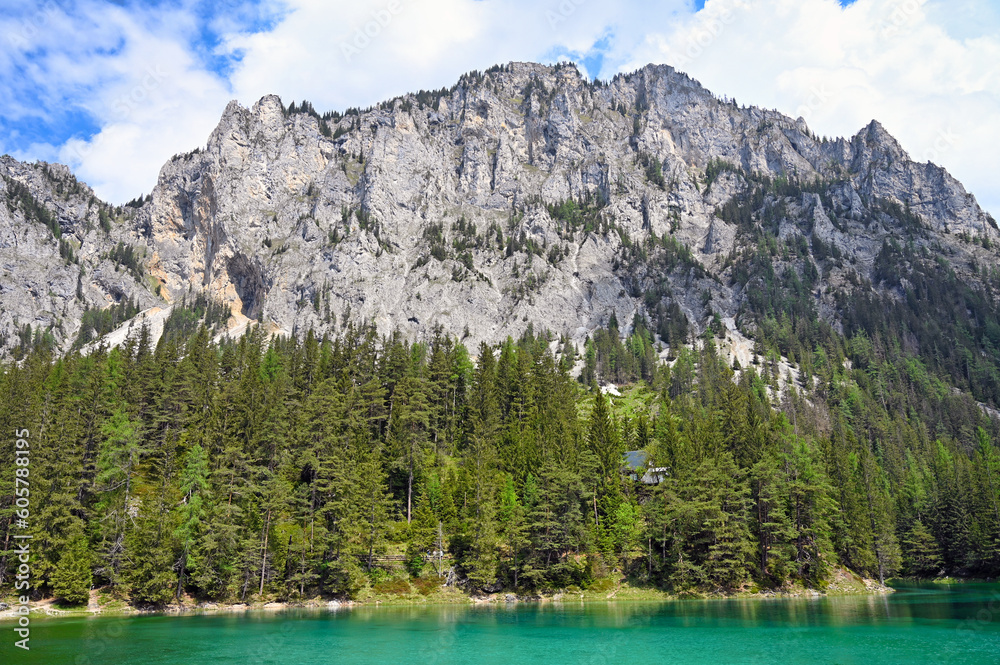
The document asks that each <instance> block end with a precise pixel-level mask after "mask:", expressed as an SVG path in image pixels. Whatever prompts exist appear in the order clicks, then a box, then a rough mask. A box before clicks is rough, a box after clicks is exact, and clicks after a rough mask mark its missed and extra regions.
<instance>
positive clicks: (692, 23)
mask: <svg viewBox="0 0 1000 665" xmlns="http://www.w3.org/2000/svg"><path fill="white" fill-rule="evenodd" d="M4 4H5V5H10V7H5V9H4V11H3V13H2V15H0V152H6V153H9V154H12V155H14V156H15V157H17V158H19V159H26V160H33V159H42V160H46V161H60V162H63V163H67V164H69V166H70V167H71V168H72V169H73V170H74V172H76V173H77V175H78V176H79V177H80V178H81V179H83V180H85V181H86V182H88V183H89V184H91V185H92V186H93V187H94V188H95V189H96V191H97V193H98V194H99V195H100V196H102V197H103V198H106V199H108V200H111V201H113V202H118V203H121V202H124V201H126V200H128V199H131V198H133V197H135V196H139V195H142V194H144V193H146V192H148V191H149V190H150V189H151V188H152V187H153V186H154V184H155V182H156V177H157V173H158V171H159V168H160V166H162V164H163V163H164V162H165V161H166V160H167V159H169V157H170V156H171V155H173V154H175V153H178V152H183V151H187V150H190V149H192V148H194V147H197V146H199V145H203V144H204V143H205V141H206V139H207V137H208V135H209V134H210V132H211V131H212V129H213V128H214V127H215V125H216V123H217V122H218V118H219V116H220V114H221V113H222V110H223V109H224V108H225V105H226V103H227V102H228V101H229V100H230V99H237V100H239V101H240V102H241V103H243V104H245V105H249V104H252V103H253V102H255V101H256V100H257V99H259V98H260V97H261V96H262V95H264V94H268V93H277V94H279V95H281V97H282V98H283V99H284V100H285V101H286V103H287V102H289V101H291V100H301V99H303V98H306V99H309V100H310V101H312V102H313V103H314V104H315V106H316V107H317V108H318V109H321V110H327V109H344V108H347V107H350V106H368V105H370V104H373V103H375V102H378V101H379V100H382V99H386V98H389V97H392V96H395V95H398V94H401V93H403V92H407V91H411V90H417V89H420V88H425V89H430V88H437V87H442V86H448V85H451V84H452V83H453V82H454V81H455V80H456V79H457V77H458V76H459V75H460V74H461V73H463V72H465V71H468V70H471V69H485V68H486V67H489V66H490V65H492V64H496V63H499V62H507V61H510V60H534V61H541V62H554V61H557V60H573V61H575V62H577V63H578V64H579V65H580V66H581V68H582V69H584V70H585V71H586V72H587V74H588V75H589V76H591V77H595V76H597V77H601V78H608V77H610V76H613V75H614V74H615V73H618V72H621V71H630V70H633V69H635V68H637V67H640V66H642V65H644V64H647V63H649V62H658V63H661V62H662V63H667V64H672V65H674V66H676V67H677V68H678V69H681V70H683V71H686V72H688V73H689V74H691V75H692V76H694V77H695V78H697V79H698V80H700V81H701V82H702V83H703V84H704V85H706V86H707V87H708V88H709V89H711V90H712V91H713V92H715V93H716V94H719V95H726V96H728V97H731V98H736V99H738V100H739V101H740V102H741V103H745V104H757V105H760V106H764V107H767V108H777V109H778V110H779V111H782V112H784V113H786V114H788V115H790V116H792V117H797V116H802V117H804V118H805V119H806V120H807V122H808V123H809V124H810V126H811V127H812V128H813V130H814V131H816V132H817V133H818V134H821V135H827V136H836V135H851V134H853V133H855V132H856V131H858V130H859V129H860V128H861V127H863V126H864V125H865V124H867V122H868V121H870V120H871V119H872V118H877V119H879V120H880V121H881V122H882V123H883V124H884V125H885V126H886V127H887V128H888V129H889V131H890V132H892V133H893V134H894V135H896V137H897V138H898V139H899V140H900V142H901V143H902V144H903V146H904V148H906V149H907V150H908V151H909V152H910V155H911V157H913V158H914V159H917V160H918V161H928V160H929V161H934V162H935V163H938V164H941V165H943V166H945V167H946V168H948V169H949V170H950V171H951V172H952V173H953V174H954V175H955V176H956V177H958V178H959V179H960V180H962V181H963V183H965V185H966V186H967V187H968V188H969V189H970V190H971V191H972V192H973V193H974V194H975V195H976V196H977V198H978V199H979V200H980V202H981V204H983V205H984V207H986V208H987V209H989V210H990V211H991V212H992V213H993V214H994V216H997V217H1000V156H998V155H1000V150H997V149H996V146H998V145H1000V11H998V7H997V4H998V3H997V2H996V1H995V0H953V1H951V2H945V1H944V0H707V1H706V0H661V1H660V2H657V3H649V2H639V1H632V0H622V1H621V2H617V3H613V4H612V3H603V2H598V1H597V0H355V1H345V0H334V1H330V0H246V1H244V0H220V1H219V2H211V1H208V0H153V1H149V0H147V1H144V2H139V1H137V0H135V1H134V0H118V1H114V2H112V1H109V0H41V1H35V2H28V3H24V4H17V5H15V4H13V3H11V2H8V1H5V2H4ZM364 30H368V31H369V33H370V34H371V36H365V35H364V34H363V31H364ZM983 146H991V148H990V149H986V150H984V149H983Z"/></svg>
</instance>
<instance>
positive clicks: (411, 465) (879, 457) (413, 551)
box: [0, 326, 1000, 604]
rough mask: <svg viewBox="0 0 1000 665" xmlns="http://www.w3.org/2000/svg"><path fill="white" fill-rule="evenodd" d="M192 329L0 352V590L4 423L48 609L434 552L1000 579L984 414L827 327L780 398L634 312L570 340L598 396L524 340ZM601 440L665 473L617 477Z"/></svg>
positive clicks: (607, 564)
mask: <svg viewBox="0 0 1000 665" xmlns="http://www.w3.org/2000/svg"><path fill="white" fill-rule="evenodd" d="M182 329H183V328H178V330H182ZM210 339H211V336H210V333H209V332H208V331H207V329H205V328H204V327H202V328H200V329H197V330H196V331H194V332H193V333H192V334H190V335H187V336H184V335H181V334H174V335H170V336H168V337H167V338H165V339H164V340H163V341H161V343H160V344H158V345H157V346H156V347H155V348H152V347H151V345H150V344H149V342H148V337H145V336H144V337H142V338H141V339H140V340H138V341H133V342H130V343H129V344H128V345H126V346H124V347H122V348H119V349H114V350H111V351H105V350H99V351H97V352H94V353H93V354H91V355H89V356H81V355H78V354H71V355H69V356H67V357H65V358H52V357H51V356H50V355H48V353H47V352H46V351H45V350H44V349H37V350H35V351H33V352H31V353H30V354H29V355H28V356H27V358H26V359H25V360H23V361H22V362H20V363H16V364H8V365H5V366H3V367H2V373H0V427H2V431H3V432H5V433H6V434H5V436H4V438H3V442H2V444H0V450H2V455H3V457H2V459H4V460H7V461H4V462H3V463H2V465H0V466H2V468H3V469H4V471H3V473H2V475H0V533H2V534H3V535H2V538H3V541H2V542H3V543H5V549H4V551H3V552H2V553H0V591H2V592H4V593H6V592H10V591H11V590H12V588H13V578H12V576H13V575H14V571H15V568H16V556H15V555H14V552H13V545H12V543H13V539H12V536H13V535H14V534H17V533H23V530H22V529H21V528H20V527H19V526H18V525H17V524H16V521H15V520H16V519H17V517H16V516H15V514H14V511H15V509H16V506H15V504H14V471H13V469H14V464H13V460H14V457H15V456H14V436H13V432H14V430H15V428H17V429H22V428H27V429H29V430H30V433H31V435H30V437H29V441H30V445H31V448H30V450H31V454H30V467H29V468H30V504H31V507H30V517H29V518H28V520H27V522H28V528H27V531H28V533H30V534H31V535H32V536H33V540H32V552H33V559H32V575H33V578H32V586H33V589H34V590H35V593H36V594H46V593H52V594H54V595H56V596H57V597H60V598H63V599H65V600H67V601H70V602H84V601H86V599H87V596H88V592H89V590H90V588H91V587H92V586H110V587H112V588H113V589H114V590H115V591H116V592H118V593H120V594H121V595H122V596H125V597H127V598H129V599H130V600H131V601H132V602H135V603H141V604H159V603H166V602H169V601H170V600H171V599H173V598H175V597H177V596H180V595H184V594H189V595H191V596H194V597H196V598H200V599H213V600H237V599H238V600H247V599H251V598H257V597H267V598H274V597H280V598H289V599H291V598H300V597H310V596H314V595H317V594H319V595H324V596H338V597H345V596H348V597H349V596H357V595H358V594H360V593H362V592H363V590H364V589H366V588H368V587H370V586H372V585H378V584H386V583H387V582H389V581H391V580H393V579H406V578H410V579H420V580H423V581H426V580H428V579H432V580H435V581H436V580H437V579H438V575H439V574H441V573H444V572H445V571H446V570H451V571H452V572H453V573H454V578H456V579H458V580H459V581H460V582H461V583H462V584H464V585H466V587H467V588H469V589H472V590H479V591H493V590H499V589H503V588H506V589H517V590H521V591H537V590H543V589H557V588H565V587H570V586H578V587H586V586H588V585H591V584H593V583H594V581H595V580H598V579H601V578H606V577H607V576H609V575H610V574H612V573H615V574H622V575H625V576H627V577H629V578H630V579H631V580H632V581H633V582H635V583H638V584H651V585H655V586H658V587H662V588H665V589H670V590H674V591H676V592H694V591H704V590H733V589H741V588H744V589H745V588H754V587H757V588H761V587H779V586H783V585H789V584H796V583H801V584H805V585H809V586H814V587H818V588H822V587H824V586H825V585H826V584H827V583H828V580H829V579H830V576H831V574H832V571H833V570H834V568H835V567H836V566H841V565H842V566H847V567H849V568H850V569H852V570H855V571H857V572H860V573H863V574H866V575H870V576H876V577H888V576H891V575H897V574H908V575H935V574H937V573H939V572H940V571H942V570H943V571H946V572H950V573H958V574H980V575H996V574H997V572H1000V509H998V500H1000V497H998V491H1000V455H998V451H997V449H996V446H995V444H994V443H993V440H995V438H994V437H996V435H997V431H996V427H995V424H992V423H991V422H990V421H989V420H988V419H987V418H986V417H985V416H983V415H982V412H981V411H980V409H979V407H978V406H977V405H976V404H975V402H973V401H971V400H970V399H969V398H967V397H964V398H963V397H961V396H956V395H954V394H953V393H952V392H951V391H950V390H947V389H946V388H945V387H943V386H942V384H940V382H937V381H936V380H935V379H933V378H932V377H931V376H930V375H928V374H927V373H926V372H925V371H923V370H922V369H921V366H920V365H919V361H916V360H914V359H910V364H909V365H906V366H888V365H886V361H885V357H886V356H885V354H882V353H880V350H879V349H877V348H873V347H872V344H871V342H870V341H869V340H866V339H865V338H861V337H858V338H855V339H853V340H850V341H848V342H845V345H846V346H847V347H848V349H849V353H851V354H852V357H853V358H854V359H855V361H856V362H855V363H854V364H853V368H852V369H850V370H847V369H844V366H843V365H840V364H838V363H835V362H832V361H829V360H828V361H827V362H826V363H825V364H822V365H821V366H819V365H818V366H817V371H816V375H815V376H816V377H817V378H816V379H815V380H814V381H813V383H814V384H815V386H814V388H812V389H810V390H809V391H808V393H807V394H806V395H800V394H799V393H798V392H797V391H796V390H794V389H793V390H790V391H788V392H787V393H786V395H785V397H783V398H781V400H780V402H779V401H778V398H777V397H776V395H777V393H776V392H775V390H774V387H775V386H776V385H777V381H778V378H779V377H778V376H777V370H776V369H775V367H769V366H768V365H767V364H764V365H761V366H753V367H749V368H744V369H742V370H739V371H738V374H737V373H734V370H733V369H732V368H731V367H730V366H729V364H728V363H727V362H725V360H724V359H723V358H721V357H720V356H719V355H718V354H717V352H716V350H715V348H714V346H713V345H712V343H711V342H707V343H705V344H704V346H703V348H701V349H700V350H690V349H681V350H680V351H679V352H678V353H677V354H676V355H677V357H676V360H675V362H673V364H672V365H666V364H660V363H656V362H653V361H652V360H651V358H650V353H651V350H650V349H649V347H648V346H647V344H646V342H645V341H644V340H647V339H648V331H645V330H639V331H638V332H636V333H634V334H633V336H632V341H631V342H629V343H628V344H622V342H621V339H620V337H618V333H617V330H615V332H614V334H610V333H609V332H607V331H605V332H604V333H603V334H602V335H599V336H596V337H595V341H593V342H592V348H593V349H594V351H593V352H594V353H595V354H597V353H598V351H600V354H601V355H602V358H604V357H610V356H608V354H612V355H613V356H614V357H615V358H616V359H617V360H612V361H610V362H604V361H600V362H598V361H597V360H596V359H595V361H594V363H593V364H591V363H590V361H587V364H588V367H589V369H588V370H587V371H592V372H594V377H593V378H595V379H607V378H609V377H607V376H605V373H606V372H608V371H614V372H621V373H622V375H621V376H619V377H617V378H623V379H627V380H639V379H640V376H645V380H644V381H640V383H638V384H636V385H635V386H633V388H632V389H631V390H630V391H629V392H628V393H627V396H626V397H625V398H613V400H609V399H608V398H607V397H605V396H604V395H602V394H601V393H600V391H598V390H596V385H595V384H591V385H590V386H589V387H588V386H586V385H584V384H583V383H581V382H579V381H577V380H576V379H574V378H573V377H572V376H571V373H570V367H571V366H572V365H573V362H571V360H572V359H571V358H570V356H571V355H572V354H573V351H572V347H571V345H567V344H565V343H564V344H563V345H562V346H560V351H559V354H558V355H557V354H554V353H553V352H552V351H550V340H549V339H548V337H546V336H544V335H542V336H535V335H533V334H527V335H526V336H525V337H523V338H522V339H520V340H518V341H516V342H515V341H512V340H508V341H507V342H506V343H504V344H502V345H500V346H499V347H497V348H492V347H488V346H485V345H484V346H481V347H479V348H478V349H476V351H475V358H473V357H472V356H471V355H470V353H469V352H468V351H467V350H466V349H465V347H463V346H462V345H461V344H458V343H456V342H455V341H454V340H453V339H451V338H450V337H448V336H446V335H445V334H443V333H441V332H438V333H437V334H436V335H434V336H433V338H432V339H430V340H429V341H428V342H426V343H409V342H407V341H405V340H404V339H402V338H401V337H398V336H392V337H388V338H380V337H379V336H378V335H377V334H376V331H375V330H374V329H373V328H371V327H353V326H350V327H348V328H347V329H346V330H345V332H344V333H343V335H342V336H340V337H338V338H335V339H317V338H316V337H315V336H313V335H312V334H311V333H310V334H307V335H306V336H305V337H304V338H302V339H287V338H277V339H273V340H270V341H268V340H267V339H266V338H265V336H264V334H263V333H262V332H261V330H260V329H259V328H255V329H253V330H251V331H250V332H248V333H247V334H246V335H244V336H243V337H242V338H240V339H239V340H237V341H232V342H223V343H221V344H218V345H216V344H213V343H211V342H210ZM616 344H617V346H616ZM628 357H631V358H632V360H631V361H629V360H627V358H628ZM862 358H864V359H865V360H864V361H862ZM806 397H808V399H806ZM612 402H613V403H612ZM944 412H949V413H954V416H953V420H948V419H943V420H940V421H937V420H935V419H936V418H937V417H938V416H939V415H941V414H942V413H944ZM627 450H645V451H647V452H648V454H649V463H650V464H651V465H655V466H662V467H667V469H668V473H667V475H666V478H665V479H664V481H663V482H662V483H660V484H658V485H655V486H648V485H643V484H642V483H641V482H637V481H635V480H634V479H632V478H631V477H630V475H629V472H628V471H627V470H624V469H623V454H624V452H625V451H627ZM636 475H637V476H638V477H641V476H642V470H639V472H638V473H637V474H636ZM390 556H392V557H395V558H396V559H402V563H403V565H402V566H401V567H400V566H397V565H396V564H395V562H394V561H392V560H389V557H390Z"/></svg>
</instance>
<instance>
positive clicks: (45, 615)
mask: <svg viewBox="0 0 1000 665" xmlns="http://www.w3.org/2000/svg"><path fill="white" fill-rule="evenodd" d="M835 577H836V578H837V579H835V580H832V581H831V584H830V585H829V586H828V587H827V588H826V589H824V590H818V589H811V588H805V587H794V588H790V589H776V590H773V589H765V590H757V591H737V592H734V593H718V592H712V593H693V594H676V593H669V592H666V591H662V590H659V589H655V588H650V587H641V586H631V585H629V584H627V583H626V584H617V585H615V586H614V587H611V588H604V589H575V588H570V589H563V590H560V591H556V592H553V593H545V594H527V595H518V594H515V593H512V592H504V591H500V592H496V593H491V594H487V595H471V594H468V593H466V592H464V591H462V590H460V589H457V588H455V587H442V588H441V589H438V590H435V591H434V592H433V593H430V594H427V595H423V594H418V593H409V594H400V595H395V594H371V595H369V596H366V597H363V598H360V599H354V600H340V599H324V598H319V597H317V598H311V599H308V600H298V601H282V600H270V601H255V602H241V603H240V602H238V603H222V602H211V601H205V602H193V603H174V604H170V605H165V606H162V607H150V608H145V607H136V606H134V605H130V604H128V603H127V602H125V601H123V600H120V599H112V600H110V601H109V602H106V603H103V604H102V603H101V602H99V598H100V594H101V593H104V590H103V589H95V590H92V591H91V601H90V603H88V604H87V605H86V606H83V605H81V606H79V607H64V606H58V605H57V604H56V603H55V600H54V599H53V598H46V599H42V600H40V601H37V602H33V603H31V605H30V608H31V609H30V612H31V614H30V616H31V617H32V618H39V619H58V618H80V617H88V618H90V617H101V616H107V617H136V616H152V615H164V616H203V615H225V614H236V613H247V612H255V613H258V612H283V611H287V610H312V611H319V610H326V611H328V612H338V611H341V610H354V609H361V608H381V607H386V608H389V607H394V608H399V607H431V606H448V605H463V606H472V607H482V606H492V605H505V606H510V605H518V604H533V605H547V604H556V603H567V602H572V603H581V604H591V603H615V602H628V603H632V602H670V601H683V600H792V599H819V598H839V597H847V596H879V595H887V594H890V593H894V592H895V589H893V588H892V587H890V586H887V585H880V584H879V583H878V582H877V581H876V580H870V579H867V578H862V577H858V576H856V575H853V574H852V573H846V574H845V573H844V572H840V573H838V574H837V575H836V576H835ZM8 600H9V599H4V602H7V601H8ZM19 616H21V615H18V614H16V613H15V610H14V608H13V606H11V607H9V608H7V609H4V610H2V611H0V624H3V623H5V622H10V621H16V620H17V618H18V617H19Z"/></svg>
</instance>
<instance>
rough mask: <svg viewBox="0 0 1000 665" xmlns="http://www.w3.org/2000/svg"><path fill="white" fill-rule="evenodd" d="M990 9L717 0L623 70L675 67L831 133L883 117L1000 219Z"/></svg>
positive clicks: (999, 125)
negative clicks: (661, 64)
mask: <svg viewBox="0 0 1000 665" xmlns="http://www.w3.org/2000/svg"><path fill="white" fill-rule="evenodd" d="M957 5H963V7H957ZM984 5H985V3H983V2H972V1H971V0H960V2H958V3H946V2H943V1H942V2H938V1H933V2H932V1H927V0H858V2H857V3H855V4H853V5H851V6H850V7H848V8H846V9H842V8H841V7H839V5H838V3H837V2H835V1H834V0H768V1H766V2H765V1H764V0H709V1H708V2H707V3H706V5H705V10H704V11H703V12H700V13H699V14H698V15H696V16H694V17H692V18H689V19H686V20H684V21H683V22H681V23H680V24H678V25H676V26H673V27H671V28H668V29H667V30H664V31H661V32H658V33H655V34H651V35H650V36H649V37H648V39H647V41H646V43H645V44H644V45H643V46H642V47H640V48H638V49H637V50H636V51H635V53H634V54H633V56H632V58H631V60H630V61H629V62H628V63H626V64H625V65H624V67H623V68H624V69H628V68H630V67H633V66H636V65H640V64H644V63H645V62H648V61H659V62H666V63H669V64H676V65H677V66H679V68H681V69H683V70H684V71H687V72H688V73H689V74H691V75H692V76H694V77H695V78H697V79H698V80H700V81H701V82H702V83H703V84H704V85H705V86H706V87H708V88H709V89H711V90H712V91H713V92H715V93H717V94H726V95H728V96H729V97H735V98H736V99H737V100H738V101H739V102H740V103H743V104H754V105H759V106H764V107H767V108H777V109H778V110H779V111H782V112H784V113H787V114H789V115H792V116H793V117H795V116H799V115H802V116H803V117H805V118H806V120H807V121H808V122H809V125H810V127H811V128H812V129H813V131H815V132H816V133H818V134H822V135H828V136H845V135H846V136H850V135H853V134H854V133H855V132H857V131H858V130H859V129H861V128H862V127H863V126H864V125H865V124H867V123H868V122H869V121H870V120H871V119H873V118H874V119H878V120H879V121H880V122H881V123H882V124H883V125H884V126H885V127H886V129H888V130H889V131H890V133H892V134H893V135H894V136H896V138H897V139H899V141H900V143H901V144H902V145H903V147H904V148H905V149H906V150H907V151H908V152H909V153H910V156H911V157H912V158H913V159H916V160H918V161H933V162H935V163H936V164H940V165H942V166H944V167H946V168H947V169H948V170H949V171H950V172H951V173H952V174H953V175H955V177H957V178H958V179H959V180H961V181H962V182H963V183H964V184H965V185H966V188H967V189H969V190H970V191H972V192H973V193H974V194H976V196H977V198H979V200H980V203H981V204H983V205H984V207H986V208H987V209H990V210H991V211H992V212H993V214H994V216H997V217H1000V214H998V213H1000V184H998V183H997V175H998V173H1000V156H998V155H1000V153H998V151H996V150H984V149H983V146H996V145H1000V38H998V36H997V35H1000V18H998V14H997V12H996V11H994V10H992V9H989V8H988V7H986V8H984ZM975 8H978V9H979V11H977V12H973V11H972V10H973V9H975ZM954 9H958V10H959V11H961V9H967V10H969V12H968V13H967V14H965V16H968V17H975V19H976V22H975V24H973V23H972V22H971V21H970V20H968V19H966V20H962V19H960V18H959V16H961V14H959V11H953V10H954Z"/></svg>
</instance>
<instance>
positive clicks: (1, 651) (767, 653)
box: [0, 585, 1000, 665]
mask: <svg viewBox="0 0 1000 665" xmlns="http://www.w3.org/2000/svg"><path fill="white" fill-rule="evenodd" d="M31 629H32V630H31V646H32V649H31V651H30V653H25V652H23V651H21V650H20V649H15V648H13V646H12V643H13V639H14V637H13V631H12V630H11V627H10V624H6V625H4V624H0V631H2V632H3V633H4V634H6V635H5V637H4V640H3V644H2V645H0V655H2V658H0V662H2V663H3V665H7V664H8V663H39V664H41V663H44V664H46V665H64V664H65V665H90V664H97V663H100V664H104V663H107V664H109V665H111V664H114V665H131V664H133V663H134V664H151V665H152V664H162V665H177V664H185V665H188V664H193V663H232V664H234V665H255V664H258V663H259V664H264V663H281V664H286V663H287V664H293V663H294V664H300V663H302V664H305V663H330V664H331V665H332V664H336V665H344V664H350V663H439V664H444V663H473V664H475V665H490V664H493V663H498V664H499V663H504V664H512V665H518V664H520V663H547V664H550V665H555V664H556V663H581V664H598V663H629V664H632V663H781V664H782V665H785V664H789V663H840V664H849V663H863V664H864V665H881V664H891V663H906V664H912V663H1000V585H958V586H954V587H907V588H903V589H901V590H900V591H899V592H897V593H895V594H892V595H890V596H887V597H882V596H879V597H861V598H854V597H851V598H818V599H769V600H756V599H754V600H710V601H677V602H666V603H626V602H621V603H607V604H586V605H583V604H580V603H569V602H564V603H548V604H541V605H536V604H527V603H522V604H518V605H509V606H504V605H500V606H489V607H469V606H464V605H463V606H460V607H454V606H436V607H417V608H361V609H353V610H340V611H335V612H327V611H315V610H313V611H304V610H294V611H287V612H282V613H273V614H272V613H261V612H249V613H241V614H238V615H232V614H226V615H202V616H180V617H178V616H141V617H129V618H114V617H109V618H86V619H85V618H79V619H51V620H41V619H36V620H33V621H32V626H31Z"/></svg>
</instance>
